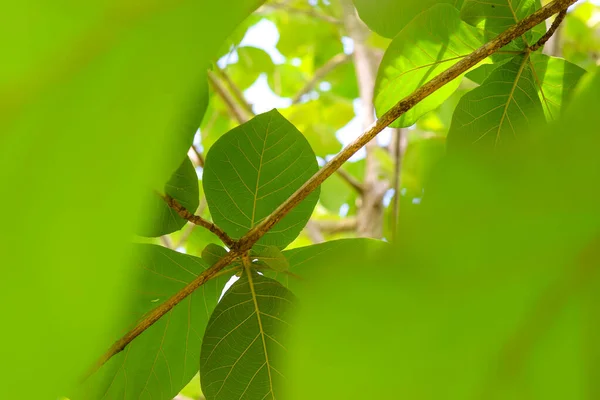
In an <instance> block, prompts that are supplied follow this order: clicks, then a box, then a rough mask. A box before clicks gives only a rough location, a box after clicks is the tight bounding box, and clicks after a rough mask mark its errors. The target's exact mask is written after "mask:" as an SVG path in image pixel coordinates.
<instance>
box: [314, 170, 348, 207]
mask: <svg viewBox="0 0 600 400" xmlns="http://www.w3.org/2000/svg"><path fill="white" fill-rule="evenodd" d="M355 192H356V191H355V190H354V189H353V188H351V187H350V185H348V184H347V183H346V182H344V181H343V180H342V178H340V177H339V175H338V174H333V175H331V176H330V177H329V178H327V179H326V180H325V182H323V183H322V184H321V196H320V197H319V203H320V204H321V205H322V206H323V207H325V208H326V209H327V210H328V211H330V212H332V213H335V214H337V213H339V212H340V207H341V206H342V205H343V204H344V203H346V202H349V201H350V199H351V198H352V197H356V196H352V194H354V193H355Z"/></svg>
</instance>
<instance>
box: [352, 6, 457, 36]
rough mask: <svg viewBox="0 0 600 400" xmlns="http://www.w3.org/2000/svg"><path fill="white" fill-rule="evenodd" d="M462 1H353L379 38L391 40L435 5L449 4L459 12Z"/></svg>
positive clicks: (360, 14) (362, 17) (361, 16)
mask: <svg viewBox="0 0 600 400" xmlns="http://www.w3.org/2000/svg"><path fill="white" fill-rule="evenodd" d="M462 3H463V0H403V1H398V0H377V1H373V0H354V5H355V7H356V10H357V11H358V15H359V16H360V18H361V19H362V20H363V21H364V23H365V24H367V26H368V27H369V28H371V29H372V30H373V31H375V32H377V33H378V34H380V35H381V36H384V37H388V38H393V37H394V36H396V34H398V32H400V31H401V30H402V29H404V28H405V27H406V26H407V25H408V24H409V23H410V21H411V20H413V19H414V18H415V17H416V16H417V15H419V14H420V13H422V12H423V11H425V10H427V9H429V8H431V7H433V6H435V5H436V4H449V5H452V6H454V7H456V9H457V10H460V7H461V6H462Z"/></svg>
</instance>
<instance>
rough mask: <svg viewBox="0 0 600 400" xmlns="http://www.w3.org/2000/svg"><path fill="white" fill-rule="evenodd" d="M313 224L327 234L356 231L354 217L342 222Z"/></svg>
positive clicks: (323, 221)
mask: <svg viewBox="0 0 600 400" xmlns="http://www.w3.org/2000/svg"><path fill="white" fill-rule="evenodd" d="M312 222H313V223H314V224H315V225H316V226H317V227H318V228H319V229H320V230H321V231H322V232H325V233H340V232H352V231H355V230H356V218H352V217H350V218H346V219H342V220H340V221H328V220H313V221H312Z"/></svg>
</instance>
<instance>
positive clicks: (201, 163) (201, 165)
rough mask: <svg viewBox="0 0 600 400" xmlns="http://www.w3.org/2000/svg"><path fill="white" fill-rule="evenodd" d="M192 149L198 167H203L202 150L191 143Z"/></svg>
mask: <svg viewBox="0 0 600 400" xmlns="http://www.w3.org/2000/svg"><path fill="white" fill-rule="evenodd" d="M192 151H193V152H194V154H195V155H196V159H197V160H198V165H199V166H200V167H202V168H204V156H203V155H202V152H201V151H200V150H198V148H197V147H196V145H194V144H193V145H192Z"/></svg>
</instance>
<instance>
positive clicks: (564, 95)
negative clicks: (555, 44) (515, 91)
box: [529, 53, 585, 120]
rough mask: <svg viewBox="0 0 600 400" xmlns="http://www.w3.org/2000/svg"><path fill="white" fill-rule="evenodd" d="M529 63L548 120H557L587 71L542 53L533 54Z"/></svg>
mask: <svg viewBox="0 0 600 400" xmlns="http://www.w3.org/2000/svg"><path fill="white" fill-rule="evenodd" d="M529 63H530V67H531V69H532V71H533V73H534V78H535V82H536V85H537V89H538V94H539V96H540V100H541V101H542V106H543V108H544V114H545V115H546V118H547V119H548V120H553V119H557V118H558V117H559V115H560V113H561V109H562V107H563V105H564V104H565V103H566V102H567V101H568V100H569V99H570V97H571V93H572V91H573V89H575V86H576V85H577V83H578V82H579V79H581V77H582V76H583V74H585V70H584V69H583V68H580V67H578V66H577V65H575V64H571V63H570V62H568V61H565V60H564V59H562V58H556V57H549V56H547V55H545V54H541V53H534V54H532V55H531V57H530V60H529Z"/></svg>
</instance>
